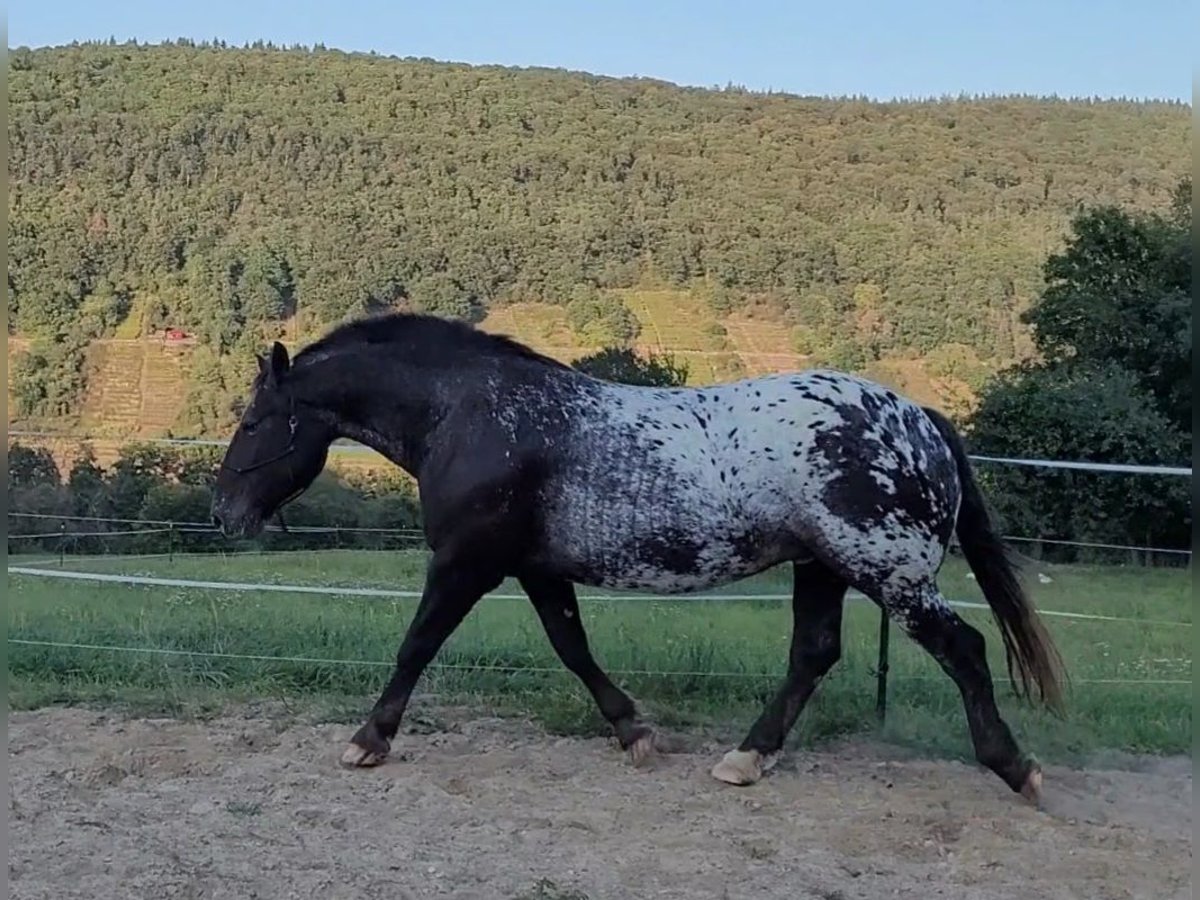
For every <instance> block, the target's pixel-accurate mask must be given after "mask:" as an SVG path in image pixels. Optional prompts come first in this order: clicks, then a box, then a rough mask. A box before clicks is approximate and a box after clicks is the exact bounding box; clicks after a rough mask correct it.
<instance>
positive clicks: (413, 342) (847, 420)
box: [213, 314, 1061, 802]
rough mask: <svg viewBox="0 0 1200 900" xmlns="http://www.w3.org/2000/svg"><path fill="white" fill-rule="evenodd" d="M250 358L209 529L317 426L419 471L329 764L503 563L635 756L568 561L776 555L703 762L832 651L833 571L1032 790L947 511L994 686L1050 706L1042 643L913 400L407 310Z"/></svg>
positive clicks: (762, 732) (843, 381)
mask: <svg viewBox="0 0 1200 900" xmlns="http://www.w3.org/2000/svg"><path fill="white" fill-rule="evenodd" d="M259 363H260V372H259V374H258V376H257V377H256V378H255V381H254V384H253V386H252V388H253V399H252V401H251V403H250V405H249V406H248V408H247V409H246V411H245V414H244V416H243V418H242V421H241V424H240V425H239V427H238V429H237V432H236V434H235V435H234V436H233V440H232V442H231V443H230V445H229V448H228V451H227V452H226V455H225V458H224V460H223V462H222V463H221V468H220V472H219V474H218V478H217V482H216V487H215V495H214V499H213V517H214V520H215V521H216V522H217V523H218V524H219V525H220V526H221V528H222V529H223V531H224V532H225V533H226V534H228V535H235V534H256V533H257V532H258V531H260V530H261V528H262V526H263V522H264V520H266V519H268V518H269V517H270V516H271V515H272V514H273V513H274V512H275V511H276V510H277V509H279V508H280V506H282V505H283V504H284V503H286V502H287V501H289V500H291V499H293V498H294V497H296V496H297V495H299V494H300V493H301V492H303V491H304V490H305V489H306V488H307V487H308V486H309V485H310V484H311V483H312V481H313V479H314V478H315V477H316V476H317V475H318V473H319V472H320V471H321V469H322V468H323V466H324V464H325V460H326V455H327V452H328V448H329V445H330V443H331V442H332V441H333V440H334V439H336V438H350V439H353V440H355V441H358V442H361V443H363V444H366V445H367V446H369V447H373V448H374V449H376V450H378V451H379V452H380V453H382V454H383V455H384V456H386V457H387V458H388V459H389V460H391V461H392V462H394V463H395V464H396V465H398V466H400V467H401V468H403V469H404V470H405V471H407V472H408V473H410V474H411V475H412V476H413V477H414V478H415V479H416V481H417V483H418V485H419V492H420V503H421V509H422V512H423V521H424V530H425V536H426V540H427V542H428V544H429V547H430V549H431V551H432V557H431V560H430V563H429V568H428V572H427V575H426V581H425V586H424V591H423V594H422V598H421V601H420V603H419V605H418V607H417V610H416V613H415V615H414V617H413V619H412V622H411V623H410V625H409V628H408V632H407V634H406V635H405V636H404V639H403V642H402V643H401V645H400V649H399V652H398V654H397V658H396V666H395V669H394V671H393V673H392V676H391V680H390V681H389V682H388V684H387V686H386V687H385V688H384V690H383V693H382V694H381V696H380V697H379V699H378V701H377V702H376V703H375V706H374V708H373V709H372V711H371V713H370V715H369V716H368V717H367V719H366V721H365V723H364V724H363V725H362V727H361V728H359V730H358V731H357V733H356V734H355V735H354V737H353V739H352V743H351V744H350V745H349V747H348V748H347V749H346V752H345V753H344V754H343V757H342V761H343V763H344V764H345V765H347V766H369V765H374V764H376V763H379V762H380V761H382V760H383V759H384V758H385V756H386V755H387V753H388V752H389V749H390V745H391V741H392V739H393V738H394V736H395V734H396V731H397V729H398V727H399V724H400V719H401V717H402V715H403V714H404V711H405V707H406V705H407V703H408V699H409V696H410V694H411V692H412V690H413V687H414V685H415V683H416V682H417V680H418V678H419V677H420V675H421V672H422V671H423V669H424V668H425V666H426V665H428V664H429V663H430V661H431V660H432V659H433V658H434V656H435V655H436V654H437V652H438V649H439V648H440V647H441V645H442V643H443V642H444V641H445V640H446V638H447V637H448V636H449V635H450V634H451V632H453V631H454V629H455V628H456V627H457V626H458V624H459V623H460V622H461V621H462V620H463V618H464V617H465V616H466V615H467V613H468V612H469V611H470V610H471V608H472V607H473V606H474V605H475V603H476V602H478V601H479V600H480V598H482V597H483V596H484V595H485V594H487V593H488V592H490V591H492V590H494V589H495V588H496V587H497V586H499V585H500V584H501V582H502V580H503V579H504V578H505V577H509V576H511V577H514V578H516V579H517V580H518V581H519V583H520V585H521V586H522V588H523V589H524V591H525V592H526V593H527V594H528V596H529V599H530V600H531V601H532V603H533V605H534V607H535V609H536V610H537V613H538V616H539V617H540V619H541V622H542V624H543V626H544V627H545V630H546V634H547V636H548V637H549V640H550V642H551V644H552V645H553V647H554V650H555V651H556V652H557V654H558V656H559V658H560V659H561V660H562V662H563V664H564V665H565V666H566V667H567V668H568V669H569V670H570V671H571V672H573V673H575V675H576V676H578V677H579V679H580V680H581V681H582V682H583V684H584V685H586V687H587V689H588V690H589V692H590V693H591V694H592V696H593V698H594V699H595V702H596V704H597V706H598V707H599V709H600V711H601V712H602V713H603V715H604V717H605V718H606V719H607V720H608V721H609V722H610V723H611V724H612V727H613V729H614V731H615V733H616V736H617V738H618V739H619V741H620V744H621V746H622V747H623V748H625V749H626V750H627V751H628V752H629V754H630V756H631V758H632V760H633V761H634V763H635V764H636V763H638V762H640V761H641V760H642V759H643V758H644V757H646V755H647V754H649V753H650V752H651V751H652V750H653V747H654V736H653V732H652V730H651V728H650V727H649V726H648V725H646V724H644V723H643V722H642V721H641V719H640V718H639V714H638V711H637V709H636V707H635V705H634V703H633V701H632V700H631V699H630V698H629V696H628V695H627V694H625V692H623V691H622V690H621V689H620V688H618V687H617V686H615V685H614V684H613V683H612V681H611V680H610V679H609V678H608V676H607V675H606V674H605V673H604V672H603V671H602V670H601V669H600V667H599V666H598V665H597V664H596V662H595V660H594V659H593V657H592V654H591V651H590V650H589V648H588V642H587V637H586V635H585V634H584V629H583V625H582V623H581V621H580V618H579V611H578V606H577V604H576V597H575V588H574V585H575V584H585V585H594V586H597V587H604V588H617V589H634V590H641V591H649V592H653V593H660V594H678V593H686V592H692V591H698V590H703V589H706V588H712V587H715V586H717V585H720V584H724V583H728V582H731V581H733V580H735V579H739V578H743V577H746V576H749V575H751V574H753V573H756V572H760V571H762V570H764V569H767V568H768V567H771V566H774V565H777V564H780V563H785V562H790V563H792V565H793V573H794V589H793V599H792V610H793V617H794V622H793V633H792V644H791V653H790V656H789V660H788V670H787V675H786V677H785V678H784V679H783V683H782V685H781V686H780V687H779V690H778V693H777V694H776V695H775V697H774V698H773V699H772V700H771V701H770V702H769V703H768V704H767V705H766V707H765V709H764V710H763V711H762V713H761V715H760V716H759V718H758V720H757V721H756V722H755V723H754V725H753V726H752V727H751V728H750V730H749V732H748V733H747V735H746V737H745V739H744V740H743V741H742V743H741V745H740V746H739V747H738V748H737V749H735V750H731V751H730V752H729V753H727V754H726V755H725V757H724V758H723V759H722V760H721V761H720V762H719V763H718V764H717V765H716V766H715V767H714V768H713V770H712V774H713V775H714V776H715V777H716V778H718V779H720V780H722V781H725V782H729V783H731V784H741V785H745V784H750V783H753V782H755V781H757V780H758V779H759V778H760V777H761V776H762V774H763V772H764V771H765V770H766V769H768V768H769V767H770V765H771V764H772V763H773V762H774V760H775V758H776V756H777V754H778V753H779V751H780V750H781V748H782V746H783V742H784V739H785V737H786V735H787V734H788V732H789V731H790V730H791V728H792V726H793V725H794V723H795V721H796V718H797V716H798V715H799V713H800V711H801V709H802V708H803V706H804V704H805V702H806V701H807V699H808V698H809V696H810V695H811V694H812V692H813V690H814V689H815V687H816V684H817V682H818V681H819V680H820V679H821V678H822V677H823V676H824V675H825V674H826V672H828V671H829V669H830V667H831V666H832V665H833V664H834V663H835V662H836V661H837V659H838V656H839V653H840V643H841V638H840V631H841V619H842V604H843V599H844V596H845V594H846V590H847V588H848V587H851V586H852V587H854V588H856V589H858V590H859V591H861V592H862V593H864V594H866V595H867V596H868V597H870V598H871V599H872V600H873V601H875V602H876V603H878V604H879V605H880V606H882V607H883V608H884V609H885V610H886V611H887V612H888V613H889V614H890V615H891V616H892V617H893V618H894V619H895V620H896V621H898V622H899V623H900V625H901V626H902V627H903V628H904V630H905V631H906V632H907V633H908V634H909V635H910V636H911V637H912V638H913V639H914V640H915V641H917V643H919V644H920V645H921V646H922V647H924V648H925V650H926V651H928V652H929V653H930V654H931V655H932V656H933V657H934V659H936V660H937V661H938V663H939V664H940V665H941V667H942V668H943V669H944V670H945V672H946V673H947V674H948V675H949V677H950V678H952V679H953V680H954V682H955V683H956V684H957V686H958V688H959V691H960V692H961V694H962V697H963V703H964V707H965V710H966V716H967V722H968V723H969V727H970V733H971V737H972V740H973V742H974V747H975V752H976V756H977V757H978V759H979V761H980V762H981V763H982V764H984V765H985V766H987V767H988V768H990V769H991V770H993V771H994V772H995V773H996V774H997V775H998V776H999V777H1000V778H1002V779H1003V780H1004V782H1005V783H1006V784H1007V785H1008V786H1009V787H1010V788H1012V790H1014V791H1017V792H1020V793H1021V794H1023V795H1024V796H1026V797H1027V798H1029V799H1031V800H1034V801H1035V802H1036V801H1037V800H1038V797H1039V794H1040V784H1041V770H1040V767H1039V766H1038V764H1037V763H1036V761H1035V760H1033V759H1032V758H1031V757H1029V756H1027V755H1025V754H1023V753H1022V752H1021V751H1020V749H1019V748H1018V746H1017V744H1016V742H1015V740H1014V739H1013V737H1012V735H1011V733H1010V731H1009V729H1008V727H1007V725H1006V724H1005V723H1004V721H1003V720H1002V719H1001V718H1000V714H999V712H998V710H997V708H996V703H995V700H994V698H993V689H992V680H991V675H990V673H989V670H988V664H987V661H986V659H985V655H984V639H983V636H982V635H981V634H980V633H979V631H977V630H976V629H975V628H973V627H971V626H970V625H968V624H967V623H965V622H964V621H963V620H962V619H961V618H959V616H958V615H957V614H956V613H955V612H954V611H953V610H952V609H951V607H950V606H949V605H948V604H947V602H946V601H945V599H943V597H942V595H941V594H940V593H939V591H938V588H937V585H936V583H935V576H936V574H937V572H938V570H939V568H940V567H941V565H942V561H943V559H944V557H945V555H946V552H947V545H948V543H949V541H950V537H951V534H952V532H954V531H955V528H956V525H957V534H958V540H959V543H960V545H961V547H962V550H963V553H964V555H965V556H966V559H967V561H968V563H969V564H970V566H971V569H972V570H973V571H974V573H975V575H976V578H977V579H978V583H979V586H980V588H981V589H982V591H983V594H984V596H985V597H986V598H987V602H988V604H989V605H990V607H991V609H992V611H993V613H994V615H995V618H996V620H997V622H998V624H999V627H1000V633H1001V635H1002V637H1003V640H1004V646H1005V651H1006V655H1007V661H1008V669H1009V673H1010V675H1013V684H1014V687H1015V688H1016V690H1017V692H1018V693H1019V694H1024V695H1026V696H1029V695H1030V694H1031V693H1032V692H1031V688H1030V685H1031V683H1032V684H1034V685H1036V687H1037V689H1038V693H1039V696H1040V699H1041V700H1042V701H1043V702H1045V703H1046V704H1047V705H1048V706H1049V707H1051V708H1052V709H1055V710H1057V709H1058V708H1059V704H1060V702H1061V685H1060V660H1059V658H1058V655H1057V651H1056V650H1055V648H1054V646H1053V644H1052V642H1051V641H1050V639H1049V636H1048V635H1047V633H1046V632H1045V630H1044V629H1043V627H1042V625H1041V623H1040V621H1039V619H1038V617H1037V615H1036V613H1035V612H1034V610H1033V608H1032V606H1031V604H1030V602H1029V601H1028V600H1027V599H1026V597H1025V595H1024V594H1023V592H1022V588H1021V586H1020V584H1019V582H1018V580H1017V578H1016V573H1015V570H1014V568H1013V566H1012V565H1011V563H1010V562H1009V560H1008V558H1007V557H1006V554H1005V547H1004V545H1003V544H1002V543H1001V541H1000V539H999V538H998V536H997V535H996V533H995V532H994V531H993V529H992V527H991V524H990V522H989V518H988V513H987V511H986V508H985V506H984V503H983V498H982V497H981V495H980V492H979V490H978V488H977V486H976V484H975V481H974V479H973V477H972V474H971V469H970V466H969V463H968V461H967V458H966V456H965V453H964V449H963V445H962V443H961V441H960V439H959V437H958V436H957V434H956V433H955V431H954V428H953V426H952V425H951V424H950V423H949V422H948V421H947V420H946V419H945V418H943V417H942V416H941V415H940V414H938V413H937V412H934V411H932V410H929V409H923V408H922V407H920V406H917V405H914V404H913V403H911V402H909V401H907V400H905V399H903V398H901V397H898V396H897V395H896V394H895V393H893V392H892V391H890V390H887V389H885V388H883V387H881V386H879V385H876V384H873V383H871V382H869V381H866V380H863V379H861V378H858V377H854V376H851V375H846V374H840V373H837V372H831V371H806V372H797V373H791V374H779V375H770V376H764V377H761V378H754V379H747V380H742V381H736V382H733V383H729V384H720V385H713V386H711V387H704V388H671V389H666V388H653V387H633V386H628V385H622V384H615V383H611V382H608V381H604V380H600V379H596V378H593V377H590V376H588V375H585V374H583V373H581V372H579V371H576V370H574V369H572V368H570V367H568V366H565V365H563V364H561V363H559V362H557V361H555V360H552V359H549V358H547V357H544V356H541V355H539V354H537V353H535V352H533V351H532V350H530V349H528V348H527V347H524V346H522V345H520V344H518V343H516V342H514V341H512V340H510V339H508V338H505V337H500V336H496V335H491V334H488V333H486V332H483V331H480V330H478V329H475V328H473V327H471V326H469V325H466V324H463V323H460V322H453V321H447V320H443V319H438V318H434V317H429V316H422V315H414V314H395V315H389V316H381V317H378V318H368V319H365V320H360V321H356V322H352V323H349V324H345V325H342V326H340V327H338V328H337V329H335V330H334V331H332V332H331V333H330V334H328V335H327V336H326V337H324V338H323V339H321V340H319V341H317V342H315V343H314V344H312V345H310V346H308V347H306V348H305V349H304V350H302V351H301V352H300V353H298V354H297V355H296V358H295V359H294V360H289V358H288V353H287V351H286V350H285V349H284V347H283V346H282V345H281V344H278V343H276V344H275V345H274V347H273V348H272V352H271V354H270V356H269V358H260V359H259ZM1014 663H1015V669H1016V672H1015V675H1014Z"/></svg>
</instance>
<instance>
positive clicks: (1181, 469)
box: [9, 430, 1192, 478]
mask: <svg viewBox="0 0 1200 900" xmlns="http://www.w3.org/2000/svg"><path fill="white" fill-rule="evenodd" d="M9 436H10V437H32V438H39V439H51V440H65V441H72V442H79V443H86V442H89V441H96V440H100V438H96V437H87V436H81V435H74V434H69V433H60V432H54V431H25V430H18V431H10V432H9ZM130 443H137V444H161V445H164V446H170V447H228V446H229V441H227V440H211V439H204V438H159V437H151V438H138V439H136V440H134V441H130ZM330 450H332V451H333V452H337V453H368V454H374V455H376V456H379V455H380V454H379V451H377V450H374V449H372V448H371V447H367V446H364V445H363V444H359V443H345V442H342V441H335V442H334V443H333V444H331V445H330ZM967 458H968V459H970V460H972V461H973V462H981V463H997V464H1000V465H1010V466H1033V467H1035V468H1041V469H1075V470H1078V471H1085V472H1117V473H1122V474H1129V475H1171V476H1184V477H1187V478H1191V477H1192V469H1191V467H1190V466H1147V465H1140V464H1136V463H1101V462H1092V461H1090V460H1061V459H1030V458H1025V457H1008V456H984V455H978V454H973V453H969V454H967Z"/></svg>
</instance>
